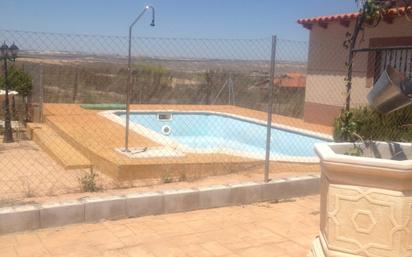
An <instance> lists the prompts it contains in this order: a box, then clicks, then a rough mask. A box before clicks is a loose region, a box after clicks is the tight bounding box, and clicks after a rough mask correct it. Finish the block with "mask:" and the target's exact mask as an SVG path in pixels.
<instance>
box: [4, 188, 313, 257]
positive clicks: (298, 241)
mask: <svg viewBox="0 0 412 257" xmlns="http://www.w3.org/2000/svg"><path fill="white" fill-rule="evenodd" d="M318 224H319V197H318V196H310V197H305V198H300V199H296V200H290V201H285V202H281V203H259V204H254V205H247V206H236V207H226V208H219V209H210V210H200V211H194V212H188V213H177V214H167V215H160V216H149V217H142V218H135V219H124V220H118V221H105V222H102V223H98V224H82V225H72V226H66V227H62V228H55V229H45V230H39V231H33V232H27V233H18V234H10V235H4V236H0V256H7V257H15V256H19V257H26V256H27V257H28V256H32V257H37V256H47V257H49V256H73V257H83V256H85V257H86V256H87V257H94V256H99V257H101V256H113V257H132V256H138V257H145V256H157V257H167V256H179V257H180V256H194V257H202V256H242V257H244V256H251V257H252V256H256V257H265V256H284V257H287V256H289V257H291V256H296V257H298V256H299V257H302V256H306V254H307V253H308V251H309V249H310V244H311V241H312V240H313V238H314V237H315V235H316V234H317V232H318V227H319V225H318Z"/></svg>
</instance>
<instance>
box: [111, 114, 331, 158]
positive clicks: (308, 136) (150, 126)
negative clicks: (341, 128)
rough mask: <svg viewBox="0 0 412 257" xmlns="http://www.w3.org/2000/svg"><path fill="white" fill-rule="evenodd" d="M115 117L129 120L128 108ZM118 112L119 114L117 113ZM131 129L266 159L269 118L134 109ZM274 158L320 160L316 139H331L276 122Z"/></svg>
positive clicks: (186, 146) (201, 148)
mask: <svg viewBox="0 0 412 257" xmlns="http://www.w3.org/2000/svg"><path fill="white" fill-rule="evenodd" d="M111 115H112V120H113V118H114V121H116V120H117V122H119V121H121V123H122V124H124V122H125V117H126V115H125V112H119V111H112V112H111ZM113 116H115V117H113ZM130 122H131V129H133V130H135V131H136V132H138V133H142V134H144V135H146V136H147V137H150V138H151V139H153V140H155V141H157V142H158V143H160V144H162V145H168V146H172V147H174V148H177V149H179V150H182V151H183V152H195V153H214V152H218V153H227V154H233V155H240V156H245V157H251V158H257V159H264V157H265V147H266V125H265V122H263V121H259V120H254V119H250V118H247V117H242V116H236V115H232V114H225V113H216V112H201V111H199V112H177V111H173V112H159V111H156V112H154V111H150V112H131V114H130ZM271 132H272V137H271V159H273V160H283V159H284V160H292V161H311V160H312V161H314V160H317V158H316V157H315V153H314V150H313V146H314V144H315V143H319V142H325V141H329V140H328V138H327V136H319V135H315V134H314V133H313V132H309V131H307V133H304V132H302V131H299V130H298V129H296V130H295V131H293V130H291V129H285V128H282V127H281V126H272V131H271Z"/></svg>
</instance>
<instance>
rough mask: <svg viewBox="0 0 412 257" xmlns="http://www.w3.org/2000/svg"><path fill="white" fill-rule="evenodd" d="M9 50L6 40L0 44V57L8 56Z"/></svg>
mask: <svg viewBox="0 0 412 257" xmlns="http://www.w3.org/2000/svg"><path fill="white" fill-rule="evenodd" d="M8 52H9V46H8V45H7V44H6V42H4V43H3V44H2V45H1V46H0V58H2V59H3V58H8V54H9V53H8Z"/></svg>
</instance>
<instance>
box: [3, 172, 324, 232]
mask: <svg viewBox="0 0 412 257" xmlns="http://www.w3.org/2000/svg"><path fill="white" fill-rule="evenodd" d="M319 188H320V177H319V176H315V175H310V176H299V177H291V178H284V179H276V180H273V181H270V182H269V183H263V182H262V183H255V182H247V183H241V184H231V185H214V186H209V187H200V188H193V189H178V190H167V191H161V192H144V193H133V194H128V195H121V196H106V197H98V198H97V197H96V198H87V199H84V200H75V201H66V202H60V203H52V204H42V205H38V204H37V205H22V206H15V207H5V208H0V234H5V233H12V232H18V231H24V230H33V229H39V228H48V227H57V226H63V225H68V224H74V223H83V222H86V223H91V222H98V221H100V220H105V219H108V220H115V219H121V218H129V217H141V216H147V215H157V214H166V213H175V212H186V211H192V210H199V209H208V208H217V207H224V206H232V205H240V204H250V203H255V202H264V201H275V200H281V199H287V198H293V197H300V196H305V195H311V194H317V193H319Z"/></svg>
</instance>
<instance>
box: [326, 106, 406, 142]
mask: <svg viewBox="0 0 412 257" xmlns="http://www.w3.org/2000/svg"><path fill="white" fill-rule="evenodd" d="M345 118H346V119H347V121H348V122H347V126H344V125H343V124H345ZM357 135H359V136H360V137H361V138H362V139H363V140H376V141H396V142H411V141H412V106H409V107H406V108H403V109H401V110H398V111H395V112H392V113H390V114H386V115H384V114H380V113H378V112H376V111H374V110H372V109H370V108H368V107H360V108H354V109H351V110H350V111H349V112H343V113H342V114H341V115H340V116H339V117H338V118H337V119H336V120H335V123H334V134H333V137H334V139H335V141H337V142H342V141H351V142H354V141H358V140H359V137H358V136H357Z"/></svg>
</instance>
